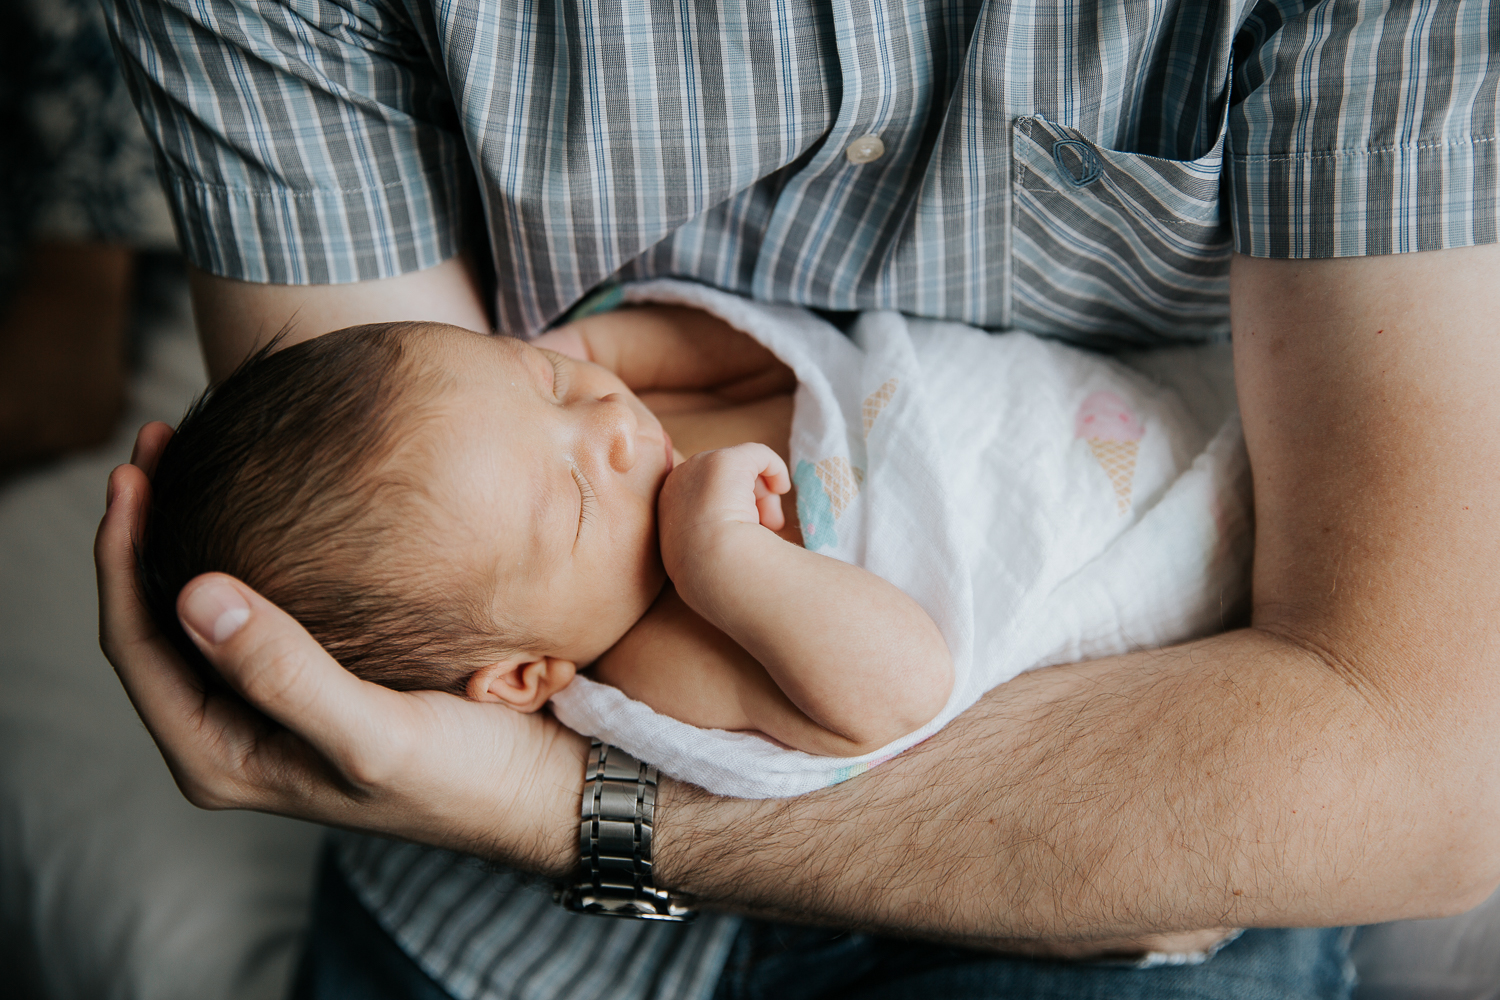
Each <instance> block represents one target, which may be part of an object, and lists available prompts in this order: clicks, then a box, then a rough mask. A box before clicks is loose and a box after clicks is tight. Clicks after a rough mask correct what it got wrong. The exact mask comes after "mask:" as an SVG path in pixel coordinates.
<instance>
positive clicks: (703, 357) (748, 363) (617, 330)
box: [532, 306, 797, 403]
mask: <svg viewBox="0 0 1500 1000" xmlns="http://www.w3.org/2000/svg"><path fill="white" fill-rule="evenodd" d="M532 343H534V344H535V345H536V346H537V347H545V348H547V349H549V350H553V351H557V352H558V353H559V354H566V355H568V356H569V357H573V358H580V359H582V360H584V361H592V362H594V363H595V364H598V365H602V366H604V367H605V368H608V369H609V370H610V371H612V372H614V373H615V374H616V375H618V376H620V380H621V381H622V382H624V383H625V384H626V385H627V386H629V387H630V389H631V391H632V392H635V393H638V394H639V393H649V392H660V391H667V392H682V391H685V390H688V391H690V390H700V391H702V392H704V393H705V394H706V395H707V396H710V397H713V398H715V399H717V400H719V401H721V402H723V403H743V402H748V401H750V400H755V399H761V398H763V397H765V396H767V395H771V394H773V393H785V392H791V391H792V390H793V389H794V388H796V385H797V379H796V376H794V375H793V374H792V371H791V369H790V368H788V367H787V366H786V365H784V364H782V363H781V362H780V361H779V360H777V358H776V356H775V355H774V354H772V353H771V352H770V351H769V350H767V349H766V348H765V347H763V346H761V344H760V343H758V342H757V341H756V340H755V339H754V338H753V337H751V336H749V335H748V334H745V333H741V332H740V331H739V330H736V329H735V328H734V327H732V326H730V325H729V324H727V323H725V322H724V321H723V320H721V319H719V318H718V317H716V316H711V315H709V314H708V313H706V312H703V311H701V310H698V309H686V308H683V307H680V306H637V307H630V308H625V309H616V310H614V311H612V312H607V313H600V314H598V315H596V316H588V317H585V318H584V319H581V320H578V321H577V322H575V323H569V324H568V325H567V326H564V327H560V328H559V329H556V330H552V331H550V332H548V333H544V334H543V335H542V336H540V337H538V338H537V339H536V340H534V341H532Z"/></svg>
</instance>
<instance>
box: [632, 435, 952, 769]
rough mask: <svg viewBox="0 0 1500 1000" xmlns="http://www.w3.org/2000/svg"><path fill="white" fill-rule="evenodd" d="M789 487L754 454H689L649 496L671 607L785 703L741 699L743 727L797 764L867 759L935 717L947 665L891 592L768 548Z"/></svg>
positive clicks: (945, 690) (924, 628)
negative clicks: (684, 612)
mask: <svg viewBox="0 0 1500 1000" xmlns="http://www.w3.org/2000/svg"><path fill="white" fill-rule="evenodd" d="M789 488H790V482H789V479H788V476H787V471H786V465H785V464H784V463H783V462H782V460H781V459H780V458H779V457H778V456H777V455H776V453H775V452H773V451H772V450H771V449H770V448H767V447H766V446H765V445H760V444H744V445H737V446H735V447H733V448H721V449H719V450H717V451H710V452H703V453H701V454H698V455H695V456H694V457H693V458H691V459H689V460H688V461H686V462H684V463H683V464H681V465H679V466H678V467H677V468H676V469H674V470H673V471H672V474H671V475H670V476H668V478H667V483H666V485H665V486H664V487H663V488H662V493H661V498H660V500H659V509H660V517H659V520H660V531H661V548H662V560H663V562H664V563H665V564H666V567H667V573H668V575H670V576H671V578H672V582H673V583H674V584H675V585H676V587H677V592H678V594H680V595H681V597H682V599H683V600H684V601H685V602H686V603H687V604H688V605H689V606H690V607H692V608H693V610H695V611H697V612H698V614H700V615H702V616H703V618H704V619H706V620H707V621H708V622H710V623H711V624H713V625H715V626H717V627H718V628H719V629H721V630H722V631H723V632H724V633H725V634H727V635H728V636H729V637H730V638H731V639H733V640H734V641H735V642H737V643H739V645H740V646H742V647H743V648H744V649H745V651H746V652H748V653H749V654H750V655H751V656H752V657H754V658H755V659H756V660H757V661H759V662H760V664H761V665H762V666H764V667H765V670H766V672H767V673H768V674H769V675H770V676H771V678H772V679H773V680H774V681H775V682H776V685H777V686H778V687H779V689H780V692H777V693H778V694H779V693H784V694H785V697H784V698H783V697H774V696H765V697H751V698H750V699H748V700H747V699H746V698H744V697H743V696H742V698H741V701H742V703H743V704H744V707H745V714H746V716H747V719H748V722H749V725H750V727H751V728H754V729H759V730H760V731H762V732H764V733H766V734H767V735H769V736H771V737H774V738H775V739H777V740H780V741H781V742H783V743H786V744H787V745H789V746H793V747H795V748H796V749H799V750H806V751H808V752H809V753H819V754H830V755H835V756H858V755H860V754H865V753H869V752H871V751H873V750H877V749H879V748H880V747H882V746H884V745H885V744H887V743H889V742H891V741H892V740H894V739H896V738H897V737H900V736H904V735H906V734H907V733H909V732H912V731H913V730H916V729H919V728H921V727H922V726H923V725H924V724H926V723H927V722H928V721H929V720H931V719H932V718H933V717H934V716H935V715H937V713H938V712H939V711H941V710H942V707H943V705H944V704H945V703H946V702H947V700H948V694H949V692H950V690H951V689H952V686H953V663H952V658H951V656H950V655H949V653H948V647H947V644H946V643H945V642H944V640H943V637H942V634H941V633H940V632H939V631H938V628H937V626H936V625H935V624H934V623H933V621H932V619H931V618H930V617H928V615H927V613H926V612H925V611H923V610H922V608H921V607H920V606H919V605H918V604H917V603H916V602H915V601H913V600H912V599H911V598H910V597H908V596H906V595H905V594H904V593H902V592H901V591H900V590H899V589H898V588H897V587H895V586H894V585H892V584H890V583H888V582H886V581H885V580H882V579H881V578H880V577H878V576H876V575H875V574H873V573H870V572H867V571H865V570H863V569H860V568H859V567H857V566H852V565H850V564H848V563H844V562H840V561H838V560H837V559H832V558H829V557H828V556H822V555H818V554H817V553H815V552H809V551H808V550H807V549H804V548H802V547H801V546H798V545H794V544H792V543H791V542H788V541H785V540H783V539H781V538H779V537H777V535H776V534H775V531H776V529H779V528H780V527H781V526H782V523H783V518H782V513H781V499H780V496H779V494H781V493H785V492H786V491H787V490H788V489H789ZM768 529H769V530H768ZM752 694H753V693H752ZM808 721H811V722H812V723H814V724H815V725H814V726H812V727H809V726H808V725H807V722H808Z"/></svg>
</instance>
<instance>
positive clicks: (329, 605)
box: [136, 323, 530, 694]
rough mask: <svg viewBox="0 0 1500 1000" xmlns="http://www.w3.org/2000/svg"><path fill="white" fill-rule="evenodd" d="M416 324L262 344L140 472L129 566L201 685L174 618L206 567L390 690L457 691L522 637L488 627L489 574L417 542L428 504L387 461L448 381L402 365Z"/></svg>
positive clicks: (413, 481)
mask: <svg viewBox="0 0 1500 1000" xmlns="http://www.w3.org/2000/svg"><path fill="white" fill-rule="evenodd" d="M420 329H421V324H415V323H380V324H372V325H369V326H358V327H351V328H349V329H347V330H340V331H337V332H335V333H330V334H326V335H324V336H322V337H317V338H314V339H312V340H309V341H304V342H302V343H300V344H294V345H292V346H291V347H287V348H285V349H283V350H276V349H275V348H276V346H277V342H276V341H272V343H271V344H268V345H267V346H266V347H265V348H263V349H261V350H260V351H258V352H257V353H256V354H254V355H253V356H252V357H250V358H249V359H248V360H246V361H245V362H244V363H243V364H242V365H240V367H239V368H238V369H236V371H235V372H234V373H233V374H232V375H230V376H229V377H228V378H226V379H225V380H224V381H223V382H221V383H220V384H218V385H217V386H214V387H212V388H211V389H210V390H209V391H207V392H206V393H204V394H203V395H202V396H200V397H199V398H198V399H197V400H196V401H195V402H194V403H193V405H192V407H191V408H190V409H189V410H188V412H187V415H186V416H184V417H183V418H182V422H181V423H180V424H179V425H178V427H177V432H176V433H175V434H174V435H173V437H172V439H171V441H170V442H168V444H167V447H166V448H165V450H164V451H163V452H162V455H161V461H160V463H159V464H158V466H157V469H156V473H155V475H154V476H153V477H152V480H151V506H150V508H149V510H148V512H147V520H146V529H145V532H144V537H143V538H142V539H141V542H140V545H139V547H138V549H137V554H136V561H137V566H138V569H139V574H140V581H141V589H142V592H143V596H144V598H145V602H146V606H147V608H149V609H150V612H151V615H152V617H153V618H154V619H155V621H156V624H157V627H158V628H159V629H161V631H162V633H163V634H164V635H166V636H167V637H168V638H170V639H171V641H172V642H173V644H174V645H175V646H176V647H177V649H178V651H179V652H181V653H182V655H183V656H184V657H185V658H187V660H188V662H189V663H190V664H192V665H193V666H195V667H196V668H197V669H198V670H199V672H200V673H201V674H203V676H204V677H205V678H206V679H207V680H209V681H210V682H211V683H214V682H218V678H217V676H216V675H215V674H213V672H212V669H211V668H210V667H209V666H208V663H207V661H206V660H205V659H204V658H203V656H202V654H201V653H199V652H198V649H197V647H195V646H194V645H193V643H192V641H191V640H190V639H189V638H188V637H187V634H186V633H185V632H184V631H183V629H182V626H181V624H180V623H179V621H178V619H177V609H176V602H177V595H178V593H179V592H180V591H181V590H182V588H183V586H184V585H185V584H187V582H188V581H189V580H191V579H192V578H193V577H195V576H197V575H198V574H200V573H206V572H210V571H219V572H223V573H228V574H230V575H231V576H235V577H238V578H239V579H241V580H243V581H245V583H247V584H249V585H250V586H252V587H254V588H255V589H256V590H257V591H259V592H260V593H261V594H263V595H264V596H265V597H266V598H268V599H269V600H271V601H274V602H275V603H276V604H278V605H280V606H281V607H282V608H283V609H284V610H285V611H286V612H287V613H288V614H290V615H291V616H292V617H294V618H296V619H297V620H298V621H299V622H301V623H302V625H303V627H305V628H306V629H307V630H308V632H310V633H311V634H312V635H313V637H314V638H315V639H317V640H318V641H319V642H320V643H322V644H323V646H324V648H325V649H327V650H328V652H329V653H331V654H332V655H333V657H334V658H335V659H337V660H338V661H339V662H340V663H342V664H343V665H344V666H345V667H346V668H347V669H349V670H350V671H352V672H353V673H355V674H358V675H359V676H361V677H363V678H365V679H366V680H370V681H375V682H377V683H380V684H384V685H386V686H388V687H393V688H397V689H398V690H440V691H451V692H453V693H455V694H461V693H463V690H464V683H465V681H466V680H467V677H468V675H469V674H470V673H472V672H473V671H474V670H476V669H478V668H479V667H481V666H483V665H484V664H485V663H488V662H493V661H494V660H495V659H497V658H500V657H502V656H504V655H507V654H509V653H511V652H513V651H515V650H516V649H518V648H522V647H523V646H525V645H527V644H528V643H529V642H530V640H529V639H527V638H526V637H521V636H518V635H515V634H514V631H515V630H514V629H513V628H511V627H509V626H508V625H504V624H502V623H500V622H499V621H497V620H496V617H495V614H494V613H493V611H492V609H491V607H490V601H489V600H488V598H489V595H490V594H491V593H493V586H489V587H487V586H485V576H484V574H483V573H482V572H475V573H465V572H463V571H461V570H456V569H454V568H453V567H446V566H445V567H434V566H431V565H426V564H424V563H423V561H422V553H423V551H424V548H428V547H425V546H422V545H420V544H412V538H411V537H410V536H411V535H412V534H414V533H420V531H421V530H422V529H421V527H420V525H422V524H424V523H425V522H426V521H427V517H426V516H425V514H426V513H427V510H426V509H427V507H428V506H429V504H428V502H427V496H428V495H427V492H426V490H425V489H424V484H423V483H421V482H419V481H417V477H415V476H413V475H412V474H411V473H410V472H403V471H402V470H401V469H399V468H397V467H396V465H397V463H393V462H390V461H388V460H389V459H390V458H391V457H392V455H393V454H394V453H395V452H396V450H397V449H398V447H399V446H400V445H401V444H402V443H403V441H405V440H407V439H408V432H410V431H411V430H412V429H414V428H415V427H416V426H417V425H418V424H419V423H420V421H421V420H422V419H423V417H424V414H425V413H426V412H427V411H428V409H429V408H428V406H427V404H428V403H430V401H431V400H432V399H433V398H435V397H436V395H437V394H438V393H439V392H440V391H441V389H442V384H443V383H442V378H441V376H440V375H437V374H435V373H424V372H422V371H421V370H420V368H419V366H418V365H417V364H416V363H415V358H414V357H413V355H412V346H413V345H412V339H413V337H414V335H415V334H416V333H417V332H418V331H419V330H420ZM508 633H509V634H508ZM220 683H221V682H220Z"/></svg>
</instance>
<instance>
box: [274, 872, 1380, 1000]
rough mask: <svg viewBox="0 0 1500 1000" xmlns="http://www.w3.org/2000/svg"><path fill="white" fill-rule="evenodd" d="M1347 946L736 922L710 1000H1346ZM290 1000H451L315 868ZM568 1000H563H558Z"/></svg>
mask: <svg viewBox="0 0 1500 1000" xmlns="http://www.w3.org/2000/svg"><path fill="white" fill-rule="evenodd" d="M1348 956H1349V935H1348V934H1347V933H1346V932H1344V931H1342V930H1339V929H1337V928H1331V929H1323V930H1250V931H1247V932H1246V933H1245V934H1244V935H1242V936H1241V937H1240V938H1239V940H1237V941H1235V942H1233V943H1232V944H1230V945H1228V946H1227V947H1226V948H1224V950H1223V951H1221V952H1219V954H1218V955H1216V956H1214V958H1213V959H1212V960H1210V961H1209V962H1206V963H1204V964H1203V965H1188V966H1162V967H1157V968H1153V969H1133V968H1129V967H1124V966H1119V965H1105V964H1097V965H1096V964H1090V963H1076V962H1041V961H1033V960H1030V959H1022V958H1006V957H999V956H994V955H986V954H983V953H981V952H975V951H966V950H963V949H958V948H944V947H939V946H936V945H930V944H923V943H919V942H907V941H898V940H893V939H890V938H881V937H873V936H871V935H867V934H849V933H843V932H838V931H828V930H817V929H813V928H805V927H793V926H788V925H783V924H767V923H761V922H759V921H746V922H745V924H744V926H743V927H742V928H741V930H740V932H739V936H738V937H737V938H736V939H735V942H734V945H733V947H732V949H731V951H730V955H729V961H728V963H727V964H726V966H725V968H724V972H723V975H722V976H721V977H720V979H719V984H718V988H717V990H716V992H715V994H714V1000H815V998H816V1000H833V998H839V997H849V998H859V1000H928V998H935V997H941V998H943V1000H967V998H975V1000H977V998H981V997H985V998H1001V997H1004V998H1016V1000H1303V998H1307V1000H1313V998H1317V1000H1347V998H1348V997H1349V995H1350V992H1351V990H1352V989H1353V985H1354V979H1353V975H1352V973H1351V972H1350V971H1349V969H1350V967H1349V959H1348ZM292 1000H452V998H451V997H449V995H448V994H447V993H445V992H444V991H443V990H442V989H441V988H440V987H439V986H438V985H437V984H436V983H434V982H433V981H432V980H431V979H429V978H428V977H427V975H426V974H425V973H423V972H422V970H421V969H420V968H418V967H417V965H416V963H415V962H413V961H412V960H411V959H410V958H408V957H407V955H406V953H405V952H403V951H402V950H401V949H400V948H399V947H397V946H396V944H395V942H394V941H392V940H391V939H390V937H389V936H388V935H387V934H386V933H385V931H383V930H382V929H381V928H380V925H379V924H377V923H376V922H375V919H374V918H373V917H371V916H370V914H369V913H368V912H367V911H366V910H365V908H364V907H363V906H362V905H361V904H360V902H359V900H358V899H357V898H356V897H355V895H354V893H353V891H352V890H351V889H350V888H349V886H348V885H347V883H345V881H344V878H343V876H342V875H341V874H339V872H338V869H337V866H336V865H335V864H334V863H333V862H332V859H331V858H329V857H328V856H326V855H325V856H324V859H323V863H322V865H321V869H320V872H319V875H318V886H317V892H316V895H315V898H314V902H313V918H312V926H311V928H310V929H309V933H308V940H307V950H306V952H305V953H304V955H303V959H302V963H301V965H300V967H299V969H298V972H297V977H296V981H295V983H294V985H293V989H292ZM560 1000H566V998H560Z"/></svg>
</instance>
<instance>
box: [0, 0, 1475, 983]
mask: <svg viewBox="0 0 1500 1000" xmlns="http://www.w3.org/2000/svg"><path fill="white" fill-rule="evenodd" d="M0 137H3V139H0V995H3V996H5V997H7V998H16V1000H95V998H111V1000H113V998H143V1000H179V998H180V1000H218V998H223V1000H276V998H279V997H282V996H284V995H285V993H286V988H287V983H288V979H289V976H290V973H291V970H292V966H293V964H294V962H295V959H296V956H297V953H298V948H299V942H300V935H301V932H302V928H303V927H304V926H305V923H306V916H307V905H308V898H309V895H310V887H311V874H312V868H313V861H314V855H315V853H316V849H317V843H318V831H317V830H316V829H315V828H313V827H310V826H307V825H305V824H301V823H297V822H294V821H290V820H285V819H281V818H279V817H272V816H262V815H258V814H254V813H244V812H234V813H206V812H201V811H199V810H196V809H194V808H193V807H192V806H190V805H188V803H187V802H186V801H185V800H184V799H183V798H182V797H181V795H179V794H178V792H177V789H176V787H175V786H174V785H173V783H172V780H171V777H170V776H169V774H168V773H167V769H166V767H165V766H164V765H163V763H162V761H161V758H160V756H159V754H158V753H157V752H156V748H155V746H154V745H153V744H152V742H151V740H150V737H149V736H148V735H147V733H146V731H145V729H144V728H143V727H142V726H141V724H140V722H139V721H138V720H137V718H136V716H135V713H134V711H133V710H132V709H131V707H130V703H129V701H128V700H127V699H126V697H125V694H124V692H123V690H122V689H121V688H120V686H119V684H118V682H117V681H116V680H115V678H114V675H113V673H112V671H111V670H110V667H109V664H108V663H107V662H106V661H105V660H104V658H103V656H102V655H101V654H100V652H99V648H98V642H97V635H96V614H97V613H96V604H95V593H94V581H93V567H92V556H91V550H90V547H91V542H92V538H93V532H94V529H95V526H96V525H97V523H98V519H99V516H100V515H101V514H102V512H103V499H104V487H105V482H106V478H107V476H108V473H109V470H110V469H111V468H112V467H113V466H114V465H116V464H118V463H120V462H124V461H126V460H128V458H129V455H130V448H131V443H132V441H133V440H134V437H135V430H136V428H138V427H139V426H140V425H141V424H142V423H145V422H146V421H148V420H167V421H169V422H172V423H175V422H176V421H177V419H178V418H179V417H180V415H181V414H182V412H183V410H184V409H185V408H186V407H187V405H188V403H189V401H190V400H191V399H192V398H193V396H194V395H195V394H197V393H198V392H200V391H202V389H203V387H204V384H205V378H204V374H203V367H202V364H201V361H200V358H199V354H198V349H197V345H196V340H195V337H194V333H193V327H192V317H191V312H190V309H189V307H188V302H187V290H186V280H185V276H184V274H183V270H182V265H181V262H180V260H179V259H178V257H177V256H176V254H175V251H174V246H175V241H174V238H173V233H172V225H171V219H170V216H169V213H168V211H167V207H166V204H165V202H164V200H163V199H162V196H161V194H160V191H159V190H158V188H157V183H156V176H155V171H154V165H153V154H152V151H151V148H150V146H149V144H148V143H147V141H146V139H145V136H144V134H143V133H142V132H141V129H140V125H139V123H138V121H137V119H136V115H135V109H134V107H133V106H132V105H131V102H130V97H129V94H128V93H127V92H126V88H125V85H124V83H123V81H122V79H121V77H120V75H119V73H118V70H117V68H116V66H115V63H114V54H113V52H112V50H111V48H110V43H109V38H108V35H107V33H106V31H105V27H104V21H103V18H102V16H101V14H100V12H99V10H98V8H97V5H96V4H95V2H93V0H0ZM1356 960H1357V964H1358V966H1359V971H1360V974H1361V977H1362V979H1363V985H1362V986H1361V987H1360V991H1359V994H1358V996H1359V1000H1500V896H1497V897H1496V898H1494V899H1492V900H1491V901H1490V902H1489V903H1487V904H1485V905H1484V906H1482V907H1480V908H1479V909H1478V910H1475V911H1474V912H1472V913H1470V914H1468V915H1466V916H1463V917H1458V918H1453V919H1450V920H1439V921H1417V922H1409V923H1403V924H1389V925H1384V926H1381V927H1376V928H1368V929H1366V930H1364V931H1363V932H1362V934H1361V937H1360V939H1359V941H1358V943H1357V945H1356Z"/></svg>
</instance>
